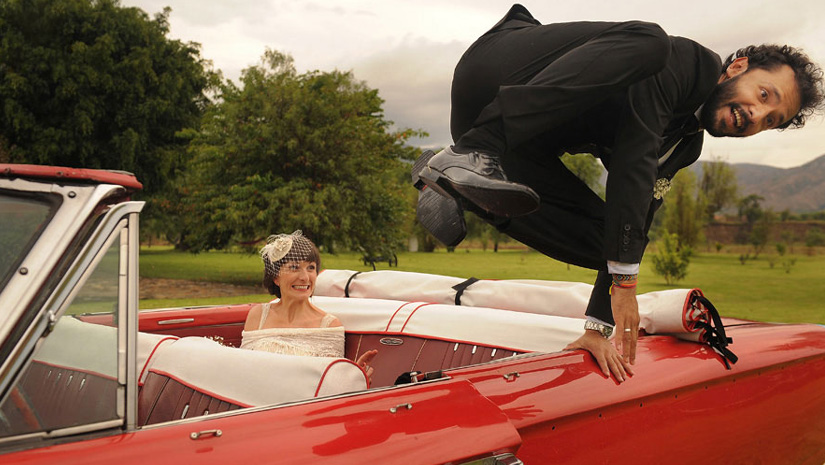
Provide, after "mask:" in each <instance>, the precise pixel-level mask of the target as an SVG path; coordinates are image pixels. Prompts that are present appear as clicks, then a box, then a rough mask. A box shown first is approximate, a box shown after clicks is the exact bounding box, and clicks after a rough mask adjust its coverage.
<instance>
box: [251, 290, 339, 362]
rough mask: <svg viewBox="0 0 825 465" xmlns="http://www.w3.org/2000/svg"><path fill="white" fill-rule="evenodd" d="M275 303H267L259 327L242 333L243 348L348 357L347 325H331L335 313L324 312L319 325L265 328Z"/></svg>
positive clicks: (280, 352) (314, 355) (281, 352)
mask: <svg viewBox="0 0 825 465" xmlns="http://www.w3.org/2000/svg"><path fill="white" fill-rule="evenodd" d="M271 303H272V302H269V303H265V304H263V307H262V309H261V322H260V323H259V324H258V329H256V330H251V331H243V332H242V333H241V336H242V339H241V349H251V350H263V351H266V352H276V353H279V354H287V355H308V356H312V357H343V356H344V327H343V326H336V327H330V326H329V325H330V324H331V323H332V322H333V321H334V320H335V317H334V316H332V315H330V314H329V313H327V314H326V315H324V318H323V319H322V320H321V326H320V327H318V328H266V329H262V326H263V324H264V321H266V317H267V315H269V306H270V304H271Z"/></svg>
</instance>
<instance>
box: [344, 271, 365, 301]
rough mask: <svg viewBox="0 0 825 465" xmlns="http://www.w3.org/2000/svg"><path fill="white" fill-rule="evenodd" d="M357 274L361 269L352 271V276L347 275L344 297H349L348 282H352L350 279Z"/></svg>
mask: <svg viewBox="0 0 825 465" xmlns="http://www.w3.org/2000/svg"><path fill="white" fill-rule="evenodd" d="M359 274H361V271H356V272H355V273H353V275H352V276H350V277H349V279H348V280H347V285H346V286H344V297H349V283H351V282H352V280H353V279H354V278H355V277H356V276H358V275H359Z"/></svg>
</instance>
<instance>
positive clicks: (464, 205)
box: [413, 5, 823, 381]
mask: <svg viewBox="0 0 825 465" xmlns="http://www.w3.org/2000/svg"><path fill="white" fill-rule="evenodd" d="M822 94H823V91H822V72H821V70H820V69H819V68H818V67H817V66H816V65H814V64H813V63H811V62H810V61H809V60H808V58H807V57H806V56H805V55H804V54H802V53H801V52H799V51H797V50H795V49H793V48H791V47H787V46H784V47H779V46H758V47H747V48H744V49H741V50H739V51H738V52H737V53H736V54H733V55H731V57H729V58H728V60H727V61H726V62H725V63H724V64H723V63H722V61H721V60H720V58H719V56H718V55H717V54H715V53H714V52H712V51H710V50H708V49H706V48H704V47H703V46H701V45H699V44H698V43H696V42H694V41H692V40H689V39H685V38H681V37H670V36H668V35H667V34H666V33H665V32H664V31H663V30H662V29H661V28H660V27H659V26H657V25H655V24H651V23H645V22H641V21H630V22H624V23H599V22H579V23H564V24H549V25H541V24H540V23H539V22H538V21H537V20H535V19H534V18H533V17H532V15H531V14H530V13H529V12H528V11H527V9H525V8H524V7H523V6H521V5H514V6H513V7H512V8H511V9H510V11H509V12H508V13H507V15H506V16H505V17H504V18H503V19H502V20H501V21H500V22H499V23H498V24H496V25H495V26H494V27H493V28H492V29H491V30H490V31H488V32H487V33H485V34H484V35H483V36H482V37H481V38H479V39H478V40H477V41H476V42H475V43H474V44H473V45H472V46H471V47H470V48H469V49H468V50H467V51H466V52H465V54H464V55H463V56H462V58H461V60H460V61H459V63H458V65H457V66H456V69H455V74H454V77H453V87H452V114H451V121H450V126H451V132H452V136H453V140H454V141H455V145H454V146H452V147H448V148H446V149H445V150H443V151H441V152H440V153H438V154H434V153H432V152H425V153H424V154H422V156H421V158H419V160H418V162H417V163H416V165H415V167H414V168H413V182H414V183H415V184H416V186H417V187H418V188H419V189H420V190H421V193H420V194H419V207H418V210H419V211H418V216H419V219H420V220H421V222H422V224H423V225H424V226H425V227H426V228H427V229H428V230H430V231H431V232H433V234H434V235H435V236H436V237H437V238H439V239H440V240H442V242H445V243H446V244H447V245H456V244H457V243H458V242H460V241H461V240H462V239H463V237H464V233H465V231H466V230H465V229H464V228H465V226H464V221H463V216H462V215H463V212H462V209H468V210H470V211H472V212H473V213H476V214H477V215H479V216H480V217H482V218H483V219H485V220H486V221H487V222H489V223H490V224H493V225H494V226H496V227H497V228H498V229H499V230H500V231H503V232H505V233H506V234H508V235H509V236H511V237H513V238H515V239H517V240H519V241H521V242H522V243H524V244H526V245H528V246H530V247H532V248H534V249H536V250H538V251H540V252H542V253H544V254H546V255H548V256H550V257H553V258H556V259H559V260H562V261H564V262H567V263H572V264H575V265H579V266H583V267H587V268H592V269H596V270H598V275H597V279H596V283H595V286H594V288H593V293H592V295H591V298H590V303H589V305H588V308H587V312H586V315H587V322H586V325H585V328H586V329H587V330H586V331H585V334H584V336H582V337H581V338H580V339H579V340H577V341H575V342H574V343H572V344H571V345H570V348H584V349H587V350H588V351H590V352H591V353H592V354H593V356H594V357H595V359H596V361H597V362H598V364H599V366H600V368H601V369H602V371H603V372H604V374H605V375H606V376H609V374H610V373H613V375H614V376H615V377H616V378H617V379H618V380H619V381H624V379H625V378H626V376H627V375H628V374H632V369H631V366H630V365H631V364H632V363H634V361H635V352H636V340H637V336H638V334H637V333H638V325H639V312H638V306H637V304H636V291H635V286H636V279H637V275H638V270H639V263H640V261H641V258H642V254H643V252H644V249H645V246H646V245H647V241H648V239H647V232H648V229H649V228H650V224H651V221H652V219H653V214H654V212H655V211H656V210H657V209H658V208H659V206H660V205H661V203H662V197H663V195H664V194H665V193H666V192H667V189H668V188H669V184H670V180H671V179H672V178H673V176H674V175H675V174H676V172H677V171H678V170H679V169H681V168H684V167H686V166H688V165H690V164H691V163H693V162H694V161H696V159H697V158H698V157H699V154H700V152H701V147H702V137H703V130H704V131H707V132H708V133H710V134H711V135H713V136H733V137H743V136H748V135H752V134H755V133H757V132H760V131H762V130H765V129H776V128H786V127H789V126H794V127H800V126H802V125H803V124H804V121H805V118H806V117H807V116H809V115H810V114H811V113H812V112H813V111H814V110H815V109H817V107H819V106H820V105H821V102H822ZM565 152H568V153H574V154H575V153H592V154H593V155H595V156H597V157H599V158H600V159H601V161H602V163H603V164H604V165H605V167H606V168H607V170H608V178H607V191H606V200H605V201H602V200H601V199H600V198H599V197H598V196H597V195H596V194H595V193H593V192H592V191H591V190H590V189H589V188H588V187H587V186H586V184H585V183H583V182H582V181H581V180H579V179H578V178H577V177H576V176H575V175H573V174H572V173H571V172H570V171H569V170H568V169H567V168H566V167H565V166H564V165H563V163H562V162H561V161H560V159H559V157H560V156H561V155H562V154H564V153H565ZM505 173H506V175H505ZM426 187H428V188H429V189H427V188H426ZM614 325H615V328H616V331H617V336H619V337H617V340H618V341H619V342H621V350H622V353H621V354H620V353H619V352H618V351H617V350H616V348H614V347H613V346H612V345H611V344H609V343H608V342H607V339H606V337H607V336H608V335H609V334H610V332H611V331H612V329H613V326H614Z"/></svg>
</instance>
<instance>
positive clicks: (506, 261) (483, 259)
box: [140, 247, 825, 324]
mask: <svg viewBox="0 0 825 465" xmlns="http://www.w3.org/2000/svg"><path fill="white" fill-rule="evenodd" d="M789 258H791V259H795V264H794V265H793V266H791V267H790V272H786V269H785V268H784V267H783V266H782V262H783V261H787V260H789ZM322 259H323V263H322V266H323V268H329V269H348V270H354V271H369V270H372V267H371V266H365V265H364V264H363V262H362V261H361V258H360V254H356V253H342V254H336V255H331V254H326V255H324V256H323V257H322ZM140 260H141V262H140V271H141V276H143V277H148V278H172V279H187V280H196V281H198V280H203V281H215V282H225V283H232V284H242V285H250V286H255V285H258V284H259V283H260V277H261V262H260V259H259V258H258V257H257V256H256V255H249V254H240V253H227V252H210V253H202V254H199V255H192V254H188V253H180V252H175V251H173V250H170V249H168V248H159V247H152V248H144V249H142V250H141V257H140ZM649 262H650V260H649V259H648V260H647V261H646V263H643V264H642V270H641V275H640V276H641V278H640V284H639V292H650V291H658V290H663V289H672V288H692V287H698V288H700V289H702V291H703V292H704V293H705V295H706V296H707V297H708V298H709V299H710V300H711V301H712V302H713V303H714V304H715V305H716V307H717V308H718V309H719V311H720V312H721V313H722V315H724V316H731V317H738V318H746V319H753V320H760V321H775V322H809V323H819V324H825V256H823V255H814V256H807V255H792V256H790V257H789V256H785V257H778V256H776V255H762V256H760V257H759V258H758V259H756V260H749V261H747V262H746V263H745V264H742V263H741V262H740V260H739V254H738V253H724V252H723V253H715V252H710V253H699V254H696V255H694V256H693V258H692V259H691V263H690V267H689V269H688V276H687V278H686V279H685V280H683V281H680V282H678V283H676V284H675V285H672V286H668V285H667V284H665V281H664V279H663V278H661V277H659V276H656V275H655V274H653V271H652V268H651V265H650V263H649ZM772 265H773V266H772ZM377 266H378V269H388V266H387V264H386V263H383V264H377ZM392 269H396V268H392ZM397 269H399V270H403V271H415V272H421V273H434V274H442V275H448V276H457V277H471V276H474V277H477V278H489V279H516V278H520V279H547V280H557V281H581V282H587V283H592V281H593V278H594V277H595V272H594V271H592V270H587V269H583V268H578V267H574V266H567V265H566V264H564V263H560V262H558V261H556V260H552V259H550V258H547V257H545V256H544V255H541V254H539V253H536V252H530V251H525V250H503V251H499V252H492V251H489V250H488V251H482V250H480V249H479V250H471V249H460V250H458V251H456V252H454V253H447V252H445V251H443V250H442V251H437V252H434V253H401V254H399V255H398V268H397ZM267 297H268V295H265V294H263V293H261V294H250V295H248V296H240V297H232V298H225V297H217V298H203V299H165V300H158V299H153V300H144V301H141V308H158V307H173V306H184V305H208V304H228V303H247V302H258V301H263V300H265V299H266V298H267Z"/></svg>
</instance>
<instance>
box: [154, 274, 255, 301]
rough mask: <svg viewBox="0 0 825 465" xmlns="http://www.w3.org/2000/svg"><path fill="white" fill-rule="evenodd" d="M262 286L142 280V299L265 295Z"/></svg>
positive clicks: (181, 280) (175, 280) (174, 280)
mask: <svg viewBox="0 0 825 465" xmlns="http://www.w3.org/2000/svg"><path fill="white" fill-rule="evenodd" d="M265 293H266V291H265V290H264V289H263V288H262V287H260V286H237V285H234V284H223V283H210V282H206V281H187V280H183V279H155V278H140V298H141V299H183V298H188V297H226V296H236V295H250V294H265Z"/></svg>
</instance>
